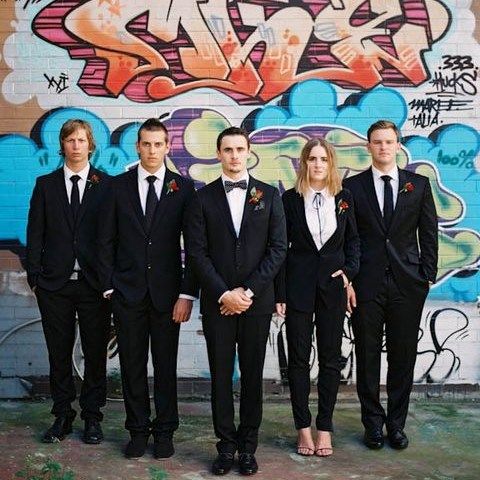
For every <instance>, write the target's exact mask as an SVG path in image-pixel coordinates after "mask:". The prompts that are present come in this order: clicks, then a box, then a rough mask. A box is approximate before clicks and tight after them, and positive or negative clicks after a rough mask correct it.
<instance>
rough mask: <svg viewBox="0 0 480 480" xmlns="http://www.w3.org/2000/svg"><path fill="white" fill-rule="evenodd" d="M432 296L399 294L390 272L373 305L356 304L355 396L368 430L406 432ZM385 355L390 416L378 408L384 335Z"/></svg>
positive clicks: (420, 290) (417, 290)
mask: <svg viewBox="0 0 480 480" xmlns="http://www.w3.org/2000/svg"><path fill="white" fill-rule="evenodd" d="M427 293H428V286H427V284H426V285H425V286H424V287H416V286H415V285H414V286H412V288H411V290H409V291H408V292H403V291H400V290H399V288H398V286H397V283H396V282H395V279H394V277H393V275H392V274H391V273H390V272H389V271H386V273H385V278H384V281H383V284H382V287H381V289H380V291H379V293H378V294H377V295H376V297H375V298H374V299H373V300H370V301H366V302H358V305H357V307H356V308H355V310H354V311H353V315H352V327H353V334H354V337H355V355H356V359H357V392H358V397H359V399H360V403H361V409H362V423H363V425H364V427H365V428H366V429H367V430H371V429H381V428H382V427H383V425H384V424H386V427H387V431H390V432H391V431H395V430H397V429H403V428H404V426H405V421H406V417H407V413H408V404H409V399H410V392H411V389H412V384H413V373H414V368H415V360H416V356H417V343H418V332H419V326H420V319H421V316H422V310H423V305H424V303H425V298H426V295H427ZM384 331H385V342H386V350H387V363H388V371H387V396H388V404H387V413H385V410H384V409H383V407H382V405H381V403H380V364H381V353H382V347H383V334H384Z"/></svg>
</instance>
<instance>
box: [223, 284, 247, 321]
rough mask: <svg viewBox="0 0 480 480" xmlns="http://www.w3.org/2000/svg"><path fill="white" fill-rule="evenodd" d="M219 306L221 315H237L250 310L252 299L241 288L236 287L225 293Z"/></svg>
mask: <svg viewBox="0 0 480 480" xmlns="http://www.w3.org/2000/svg"><path fill="white" fill-rule="evenodd" d="M221 302H222V303H221V304H220V313H221V314H222V315H239V314H240V313H243V312H245V311H246V310H248V309H249V308H250V305H251V304H252V299H251V298H250V297H249V296H248V295H247V294H246V292H245V289H244V288H243V287H237V288H234V289H233V290H229V291H228V292H225V293H224V294H223V296H222V299H221Z"/></svg>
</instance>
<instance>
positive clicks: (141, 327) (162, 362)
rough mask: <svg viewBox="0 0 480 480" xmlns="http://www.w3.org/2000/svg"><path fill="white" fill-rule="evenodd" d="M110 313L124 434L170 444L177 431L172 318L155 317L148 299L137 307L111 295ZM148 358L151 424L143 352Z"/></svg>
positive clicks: (175, 342) (158, 314)
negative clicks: (168, 440) (117, 357)
mask: <svg viewBox="0 0 480 480" xmlns="http://www.w3.org/2000/svg"><path fill="white" fill-rule="evenodd" d="M112 310H113V315H114V321H115V328H116V331H117V340H118V350H119V355H120V367H121V375H122V387H123V398H124V401H125V410H126V414H127V417H126V421H125V428H126V429H127V430H129V431H130V433H133V434H135V433H147V432H150V430H151V431H152V433H153V434H154V435H155V436H159V437H166V438H171V437H172V436H173V432H174V431H175V430H176V429H177V428H178V406H177V352H178V336H179V331H180V324H178V323H175V322H174V321H173V320H172V312H159V311H158V310H156V309H155V307H154V306H153V303H152V300H151V298H150V295H149V294H147V295H146V296H145V298H144V299H143V300H141V301H140V302H135V303H131V302H127V301H126V300H125V299H124V298H123V296H122V295H121V294H120V293H119V292H118V291H117V290H115V291H114V292H113V294H112ZM149 343H150V350H151V353H152V364H153V400H154V404H155V415H156V416H155V418H154V419H153V421H152V422H150V413H151V410H150V395H149V389H148V371H147V363H148V347H149Z"/></svg>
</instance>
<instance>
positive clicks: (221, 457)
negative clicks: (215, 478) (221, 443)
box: [212, 453, 235, 475]
mask: <svg viewBox="0 0 480 480" xmlns="http://www.w3.org/2000/svg"><path fill="white" fill-rule="evenodd" d="M234 458H235V455H234V454H233V453H219V454H218V455H217V458H216V459H215V460H214V461H213V463H212V473H213V474H214V475H225V474H227V473H228V472H229V471H230V470H231V468H232V467H233V460H234Z"/></svg>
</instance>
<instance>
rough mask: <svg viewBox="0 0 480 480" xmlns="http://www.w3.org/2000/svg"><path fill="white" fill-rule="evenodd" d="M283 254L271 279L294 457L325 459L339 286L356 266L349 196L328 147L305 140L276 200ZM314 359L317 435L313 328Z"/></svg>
mask: <svg viewBox="0 0 480 480" xmlns="http://www.w3.org/2000/svg"><path fill="white" fill-rule="evenodd" d="M282 200H283V205H284V207H285V216H286V220H287V234H288V242H289V248H288V254H287V259H286V261H285V264H284V266H283V268H282V270H281V272H280V274H279V276H278V279H277V304H276V310H277V313H278V314H279V315H281V316H286V321H285V323H286V332H287V341H288V379H289V385H290V397H291V402H292V409H293V417H294V421H295V428H296V429H297V431H298V442H297V453H298V454H300V455H313V454H315V455H317V456H320V457H326V456H330V455H331V454H332V453H333V449H332V440H331V432H332V415H333V409H334V406H335V401H336V398H337V391H338V385H339V383H340V370H341V365H340V358H341V344H342V333H343V321H344V318H345V312H346V308H347V293H346V287H347V285H348V284H349V282H350V281H351V280H352V278H353V277H354V276H355V275H356V273H357V271H358V267H359V255H360V250H359V248H360V243H359V242H360V241H359V237H358V233H357V228H356V223H355V217H354V214H353V213H354V212H353V198H352V195H351V194H350V192H349V191H348V190H344V189H343V190H342V184H341V178H340V174H339V172H338V169H337V166H336V156H335V150H334V149H333V147H332V145H330V144H329V143H328V142H327V141H325V140H324V139H323V138H313V139H311V140H309V141H308V142H307V143H306V145H305V146H304V147H303V149H302V153H301V155H300V167H299V170H298V172H297V181H296V183H295V188H292V189H290V190H287V191H286V192H285V193H284V194H283V197H282ZM314 325H315V327H316V339H317V357H318V414H317V418H316V427H317V437H316V439H315V441H314V439H313V436H312V431H311V427H310V424H311V420H312V416H311V413H310V410H309V408H308V396H309V393H310V369H309V359H310V352H311V347H312V333H313V327H314Z"/></svg>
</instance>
